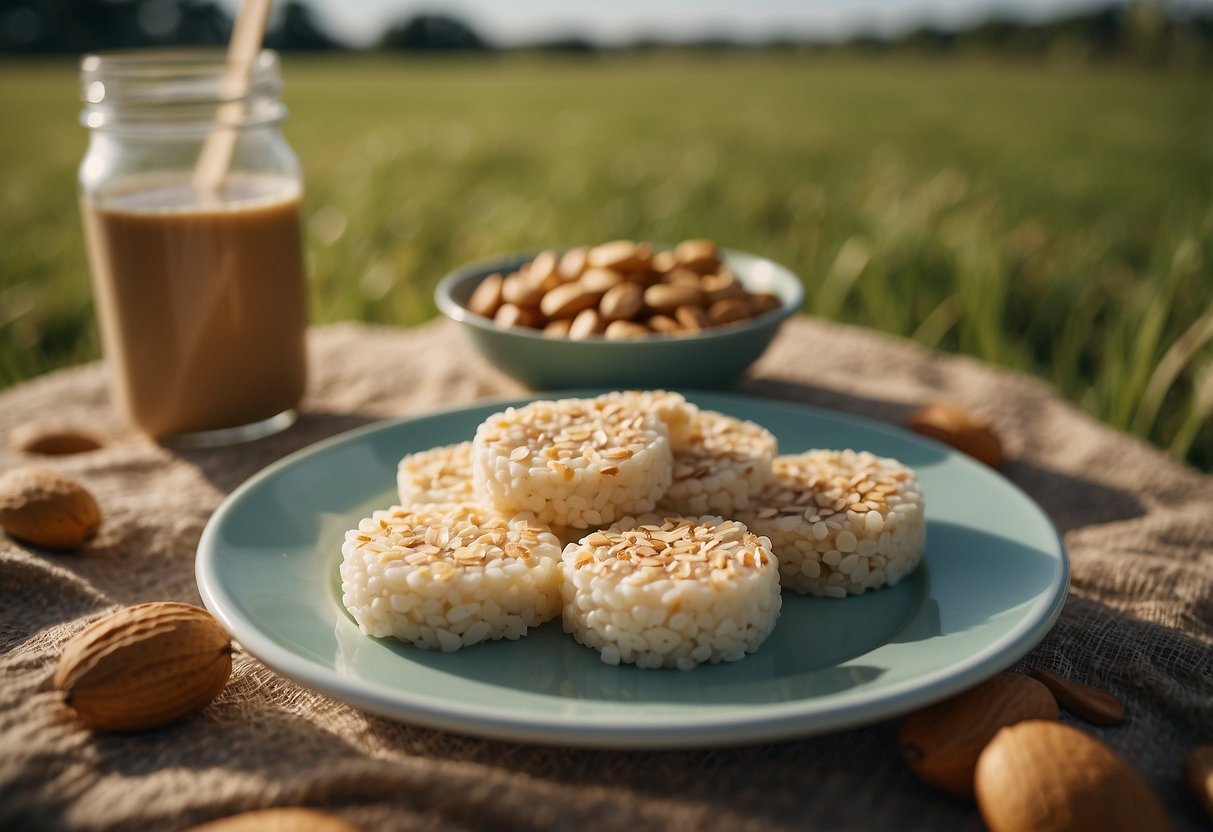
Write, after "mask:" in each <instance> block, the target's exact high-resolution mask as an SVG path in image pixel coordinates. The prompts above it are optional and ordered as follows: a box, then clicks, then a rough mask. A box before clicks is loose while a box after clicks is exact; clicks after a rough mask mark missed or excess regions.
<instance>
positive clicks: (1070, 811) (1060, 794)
mask: <svg viewBox="0 0 1213 832" xmlns="http://www.w3.org/2000/svg"><path fill="white" fill-rule="evenodd" d="M975 786H976V789H975V790H976V795H977V806H978V808H979V809H980V810H981V817H982V819H983V820H984V821H985V822H986V825H987V826H988V827H989V828H990V830H991V832H1028V830H1031V832H1062V830H1066V831H1067V832H1119V830H1125V832H1130V830H1132V832H1140V830H1145V829H1149V830H1151V832H1162V831H1163V830H1168V829H1170V828H1171V823H1170V821H1169V820H1168V819H1167V813H1166V811H1165V810H1164V809H1163V807H1162V804H1161V803H1160V802H1159V800H1158V798H1157V797H1156V796H1155V794H1154V792H1153V791H1152V790H1151V789H1150V787H1149V785H1148V784H1147V783H1146V781H1145V780H1144V779H1142V777H1141V775H1140V774H1138V773H1137V772H1136V771H1135V770H1134V769H1133V768H1132V767H1131V766H1129V764H1128V763H1126V762H1125V761H1124V760H1123V759H1121V757H1120V756H1119V755H1117V754H1116V752H1114V751H1113V750H1112V749H1110V748H1108V747H1107V746H1106V745H1104V744H1103V743H1101V742H1100V741H1099V740H1097V739H1095V738H1094V737H1091V736H1089V735H1088V734H1085V733H1083V732H1082V731H1079V730H1078V729H1076V728H1071V727H1070V726H1068V725H1063V724H1062V723H1060V722H1045V721H1038V720H1029V721H1027V722H1021V723H1019V724H1018V725H1012V726H1010V727H1007V728H1003V729H1002V730H1001V731H999V732H998V734H997V735H995V737H994V739H993V740H991V742H990V744H989V745H988V746H986V749H985V750H984V751H982V753H981V757H980V759H978V761H977V770H976V775H975Z"/></svg>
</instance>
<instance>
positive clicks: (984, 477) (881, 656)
mask: <svg viewBox="0 0 1213 832" xmlns="http://www.w3.org/2000/svg"><path fill="white" fill-rule="evenodd" d="M689 398H691V399H692V400H693V401H695V402H697V403H698V404H699V405H700V406H702V407H706V408H711V409H714V410H719V411H723V412H725V413H729V414H732V415H734V416H738V417H741V418H744V419H752V420H754V421H756V422H759V423H760V424H763V425H765V426H766V427H767V428H769V429H770V430H771V431H772V432H773V433H774V434H775V435H776V436H777V437H778V438H779V443H780V448H781V450H782V451H784V452H796V451H802V450H806V449H808V448H815V447H826V448H843V447H850V448H857V449H866V450H870V451H873V452H874V453H877V454H880V455H884V456H893V457H896V458H898V459H900V460H902V461H903V462H904V463H906V464H907V465H910V466H911V467H913V468H914V469H915V470H916V471H917V472H918V475H919V477H920V479H921V482H922V486H923V491H924V494H925V497H926V505H927V518H928V530H927V551H926V557H925V560H924V564H923V566H922V567H920V568H919V569H918V571H916V572H915V573H913V574H912V575H910V576H908V577H907V578H906V579H904V580H903V581H902V582H901V583H900V584H899V585H897V586H896V587H892V588H887V589H883V590H880V591H877V592H869V593H867V594H865V595H862V596H859V597H853V598H846V599H840V600H832V599H817V598H804V597H801V596H798V595H792V594H790V593H785V594H784V606H783V614H782V617H781V618H780V620H779V623H778V625H777V626H776V628H775V631H774V633H772V635H771V636H770V638H768V639H767V641H766V643H765V644H763V645H762V647H761V648H759V650H758V651H757V652H756V653H754V654H752V655H750V656H748V657H746V658H745V659H744V660H742V661H740V662H737V663H735V664H726V665H715V666H705V667H699V668H696V669H694V670H691V671H687V672H679V671H676V670H639V669H637V668H634V667H608V666H607V665H604V664H602V662H600V661H599V659H598V654H597V653H596V652H594V651H593V650H590V649H587V648H585V647H582V646H581V645H579V644H577V643H576V642H575V641H573V639H572V638H571V637H569V636H566V635H565V634H564V633H563V632H562V631H561V628H560V623H559V621H554V622H549V623H548V624H545V625H544V626H542V627H540V628H538V629H537V630H534V631H532V633H531V634H530V635H528V636H527V637H526V638H524V639H522V640H521V641H517V642H492V643H490V644H482V645H477V646H475V647H471V648H468V649H466V650H462V651H460V652H458V653H454V654H442V653H435V652H429V651H425V650H420V649H418V648H415V647H412V646H409V645H403V644H399V643H397V642H395V641H393V640H390V639H389V640H378V639H373V638H369V637H367V636H364V635H362V633H360V632H359V631H358V628H357V626H355V624H354V623H353V620H352V619H351V618H350V617H349V616H348V614H347V613H346V612H345V610H344V609H343V608H342V606H341V600H340V597H341V593H340V588H339V580H338V577H337V564H338V563H339V561H340V557H341V555H340V547H341V541H342V537H343V534H344V532H345V530H346V529H348V528H352V527H353V526H355V525H356V524H357V522H358V519H359V518H361V517H363V516H365V515H368V514H369V513H370V512H371V510H372V509H375V508H381V507H387V506H388V505H390V504H392V503H393V502H394V493H395V491H394V489H395V472H396V463H397V461H398V460H399V459H400V457H401V456H403V455H404V454H406V453H409V452H412V451H419V450H423V449H426V448H431V447H434V446H436V445H444V444H449V443H453V442H458V441H461V440H465V439H469V438H470V437H471V436H472V435H473V433H474V432H475V429H476V426H477V425H478V424H479V423H480V422H481V421H482V420H483V419H484V418H485V417H487V416H488V415H489V414H490V413H492V412H494V411H495V410H497V409H500V408H501V407H502V406H503V404H502V403H500V402H498V403H490V404H483V405H477V406H475V407H469V408H464V409H460V410H452V411H447V412H445V413H439V414H435V415H433V416H428V417H425V418H420V419H410V420H406V421H402V422H394V423H385V424H377V425H372V426H369V427H366V428H362V429H359V430H355V431H352V432H350V433H347V434H344V435H342V436H338V437H335V438H333V439H330V440H327V441H325V442H321V443H319V444H317V445H314V446H312V447H310V448H306V449H304V450H302V451H299V452H298V453H295V454H293V455H291V456H289V457H287V458H285V459H283V460H281V461H279V462H277V463H275V464H274V465H272V466H270V467H269V468H267V469H265V470H264V471H262V472H261V473H259V474H257V475H256V476H254V477H253V478H252V479H250V480H249V481H248V482H246V483H244V484H243V485H242V486H240V488H238V489H237V490H236V491H235V492H234V493H232V495H231V496H230V497H228V499H227V500H226V501H224V503H223V505H222V506H220V507H219V510H218V511H216V512H215V515H214V516H213V517H212V518H211V521H210V523H208V525H207V527H206V530H205V531H204V532H203V535H202V540H201V542H200V543H199V546H198V561H197V577H198V587H199V589H200V590H201V592H202V598H203V601H204V602H205V604H206V606H207V608H208V609H210V610H211V612H213V613H214V614H215V615H216V616H217V617H218V618H219V619H220V620H221V621H222V622H223V624H224V625H225V626H226V627H227V628H228V629H229V630H230V631H231V633H232V635H233V636H234V637H235V638H236V640H237V641H239V642H240V643H241V644H242V645H243V646H244V647H245V649H247V650H248V651H249V652H250V653H252V654H253V655H254V656H256V657H257V658H259V659H260V660H261V661H263V662H264V663H265V664H267V665H268V666H269V667H271V668H273V669H274V670H276V671H278V672H279V673H281V674H283V675H284V676H288V677H290V678H292V679H294V680H296V681H298V682H300V683H301V684H303V685H306V686H307V687H310V688H314V689H315V690H318V691H322V692H324V693H327V694H329V695H331V696H334V697H337V698H338V699H342V700H345V701H346V702H349V703H351V704H353V705H356V706H358V707H360V708H364V709H366V710H368V711H372V712H374V713H378V714H382V715H384V716H388V717H392V718H394V719H400V720H404V721H407V722H415V723H418V724H423V725H429V726H433V727H437V728H443V729H449V730H452V731H459V732H462V733H466V734H477V735H481V736H486V737H495V738H500V739H509V740H519V741H525V742H539V743H550V744H559V745H579V746H597V747H617V748H628V747H631V748H635V747H661V748H669V747H676V746H695V745H721V744H729V743H746V742H758V741H764V740H776V739H785V738H790V737H798V736H805V735H809V734H814V733H822V732H826V731H835V730H839V729H842V728H848V727H852V726H857V725H862V724H865V723H870V722H874V721H877V720H880V719H885V718H887V717H891V716H894V715H897V714H901V713H904V712H906V711H908V710H911V709H913V708H916V707H919V706H921V705H924V704H926V703H929V702H932V701H935V700H938V699H940V698H943V697H945V696H948V695H950V694H952V693H955V692H957V691H960V690H962V689H964V688H966V687H969V686H971V685H973V684H975V683H977V682H979V681H981V680H982V679H984V678H986V677H988V676H990V675H992V674H994V673H996V672H998V671H1000V670H1003V669H1005V668H1006V667H1007V666H1008V665H1010V664H1012V663H1013V662H1014V661H1015V660H1016V659H1017V658H1019V657H1020V656H1022V655H1023V654H1024V653H1026V652H1027V651H1028V650H1029V649H1031V648H1032V646H1033V645H1035V644H1036V643H1037V642H1038V641H1039V640H1040V639H1041V638H1042V637H1043V636H1044V634H1045V633H1046V632H1047V631H1048V629H1049V627H1050V626H1051V625H1052V623H1053V621H1054V620H1055V619H1056V618H1057V616H1058V614H1059V613H1060V611H1061V606H1062V602H1063V601H1064V599H1065V595H1066V586H1067V584H1068V581H1069V564H1068V562H1067V559H1066V553H1065V550H1064V548H1063V546H1062V543H1061V540H1060V538H1059V537H1058V534H1057V531H1056V530H1055V529H1054V528H1053V526H1052V525H1051V524H1050V522H1049V520H1048V519H1047V518H1046V517H1045V515H1044V513H1043V512H1042V511H1041V510H1040V508H1039V507H1038V506H1037V505H1036V504H1035V503H1033V502H1032V500H1031V499H1029V498H1028V497H1027V496H1026V495H1025V494H1024V493H1023V492H1022V491H1020V490H1019V489H1018V488H1016V487H1015V486H1014V485H1012V484H1011V483H1010V482H1008V481H1007V480H1005V479H1003V478H1002V477H1001V476H999V475H998V474H997V473H995V472H993V471H991V470H990V469H988V468H986V467H984V466H982V465H981V464H979V463H976V462H974V461H972V460H971V459H969V458H968V457H966V456H963V455H962V454H959V453H957V452H955V451H952V450H950V449H948V448H946V447H944V446H942V445H939V444H936V443H934V442H931V441H929V440H925V439H922V438H919V437H917V436H914V435H911V434H908V433H906V432H904V431H901V430H898V429H896V428H892V427H889V426H887V425H882V424H879V423H876V422H871V421H867V420H864V419H860V418H858V417H855V416H850V415H840V414H835V413H829V412H826V411H821V410H817V409H814V408H810V407H805V406H800V405H791V404H784V403H777V402H771V401H766V400H761V399H753V398H746V397H742V396H737V395H724V394H715V393H713V394H709V393H696V394H690V395H689Z"/></svg>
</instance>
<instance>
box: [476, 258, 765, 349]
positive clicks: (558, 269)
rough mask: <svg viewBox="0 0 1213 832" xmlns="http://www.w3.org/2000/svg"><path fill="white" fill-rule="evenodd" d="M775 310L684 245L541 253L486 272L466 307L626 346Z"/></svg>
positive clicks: (497, 318)
mask: <svg viewBox="0 0 1213 832" xmlns="http://www.w3.org/2000/svg"><path fill="white" fill-rule="evenodd" d="M780 304H781V301H780V299H779V298H778V297H777V296H776V295H773V294H770V293H769V292H751V291H749V290H748V289H747V288H746V287H745V286H744V285H742V283H741V281H740V280H738V279H737V276H736V275H735V274H734V273H733V272H732V271H731V270H730V269H729V267H728V266H727V265H725V263H724V262H723V260H722V258H721V255H720V250H719V249H718V248H717V247H716V244H715V243H713V242H711V241H709V240H684V241H683V242H681V243H679V244H678V245H677V246H676V247H675V248H674V249H672V250H669V251H655V250H654V248H653V246H651V245H650V244H648V243H636V242H632V241H631V240H615V241H613V242H610V243H603V244H602V245H599V246H594V247H593V248H588V247H581V248H574V249H570V250H568V251H566V252H564V253H563V254H561V255H557V254H556V252H554V251H544V252H541V253H540V254H538V255H536V256H535V257H534V259H532V260H530V261H529V262H527V263H524V264H522V265H521V266H519V267H518V269H517V271H514V272H511V273H509V274H505V275H503V274H501V273H494V274H491V275H489V276H488V277H486V278H484V279H483V280H482V281H481V282H480V283H479V284H478V285H477V287H476V290H475V291H474V292H473V293H472V296H471V298H470V299H469V300H468V304H467V306H468V309H470V310H471V311H472V312H475V313H476V314H477V315H482V316H483V317H486V318H491V319H492V320H493V321H494V322H495V323H496V324H497V325H498V326H502V327H527V328H530V329H536V330H541V331H542V332H543V333H544V334H545V335H550V336H553V337H558V338H577V339H581V338H591V337H595V336H602V337H605V338H608V339H611V340H626V339H631V338H645V337H648V336H650V335H678V334H690V333H696V332H700V331H702V330H704V329H708V328H711V327H718V326H726V325H728V324H732V323H736V322H738V321H744V320H746V319H748V318H752V317H755V316H758V315H761V314H763V313H766V312H770V311H772V310H775V309H778V308H779V307H780Z"/></svg>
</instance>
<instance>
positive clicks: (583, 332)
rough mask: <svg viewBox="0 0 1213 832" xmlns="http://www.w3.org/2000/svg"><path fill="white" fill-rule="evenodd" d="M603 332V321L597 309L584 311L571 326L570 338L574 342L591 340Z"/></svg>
mask: <svg viewBox="0 0 1213 832" xmlns="http://www.w3.org/2000/svg"><path fill="white" fill-rule="evenodd" d="M601 331H602V319H601V318H600V317H599V316H598V310H596V309H582V310H581V311H580V312H578V313H577V317H575V318H573V323H571V324H570V325H569V337H570V338H572V339H573V340H574V341H580V340H583V339H585V338H589V337H590V336H591V335H597V334H598V333H600V332H601Z"/></svg>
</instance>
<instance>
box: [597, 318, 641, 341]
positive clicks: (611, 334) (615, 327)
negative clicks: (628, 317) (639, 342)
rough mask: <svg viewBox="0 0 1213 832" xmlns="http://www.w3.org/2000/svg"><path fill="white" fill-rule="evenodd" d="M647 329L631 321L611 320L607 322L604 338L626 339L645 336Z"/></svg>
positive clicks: (612, 339)
mask: <svg viewBox="0 0 1213 832" xmlns="http://www.w3.org/2000/svg"><path fill="white" fill-rule="evenodd" d="M649 334H650V333H649V330H648V329H646V328H645V327H643V326H641V325H640V324H634V323H632V322H631V321H611V322H610V323H609V324H607V328H606V332H605V335H606V339H607V340H608V341H628V340H631V339H633V338H646V337H648V336H649Z"/></svg>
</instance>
